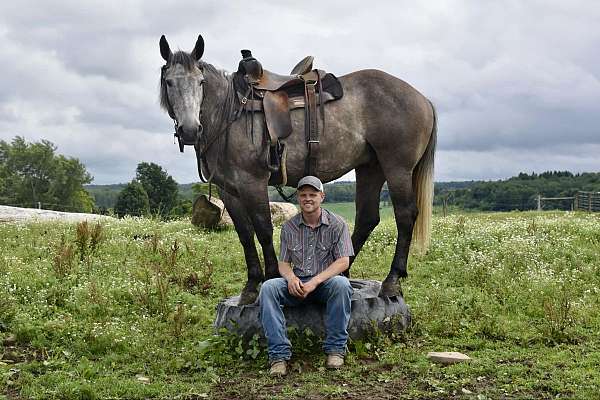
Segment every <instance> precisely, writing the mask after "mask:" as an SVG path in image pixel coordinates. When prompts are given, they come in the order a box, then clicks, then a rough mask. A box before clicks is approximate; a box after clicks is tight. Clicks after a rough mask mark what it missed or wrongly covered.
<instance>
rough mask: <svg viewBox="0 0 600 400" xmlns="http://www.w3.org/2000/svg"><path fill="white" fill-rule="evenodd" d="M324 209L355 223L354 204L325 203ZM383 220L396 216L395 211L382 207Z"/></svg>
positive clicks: (381, 215) (388, 207)
mask: <svg viewBox="0 0 600 400" xmlns="http://www.w3.org/2000/svg"><path fill="white" fill-rule="evenodd" d="M323 207H324V208H326V209H328V210H330V211H333V212H334V213H336V214H338V215H340V216H341V217H343V218H344V219H345V220H346V221H347V222H348V223H354V217H355V213H356V207H355V205H354V203H353V202H352V203H327V201H325V203H323ZM379 213H380V217H381V219H385V218H389V217H392V216H393V215H394V211H393V210H392V208H391V207H390V206H385V207H384V206H380V209H379Z"/></svg>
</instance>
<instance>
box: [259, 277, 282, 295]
mask: <svg viewBox="0 0 600 400" xmlns="http://www.w3.org/2000/svg"><path fill="white" fill-rule="evenodd" d="M282 281H284V282H282ZM284 283H285V279H283V278H273V279H269V280H266V281H264V282H263V284H262V286H261V288H260V295H259V297H264V296H272V295H274V294H277V293H278V292H279V291H280V290H281V288H282V286H283V287H286V285H284Z"/></svg>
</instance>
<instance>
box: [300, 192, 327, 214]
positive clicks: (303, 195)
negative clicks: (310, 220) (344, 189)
mask: <svg viewBox="0 0 600 400" xmlns="http://www.w3.org/2000/svg"><path fill="white" fill-rule="evenodd" d="M323 199H325V193H323V192H319V191H318V190H317V189H315V188H314V187H312V186H308V185H306V186H302V187H301V188H300V189H299V190H298V202H299V203H300V209H301V210H302V212H304V213H308V214H310V213H312V212H315V211H317V210H318V209H319V207H321V203H322V202H323Z"/></svg>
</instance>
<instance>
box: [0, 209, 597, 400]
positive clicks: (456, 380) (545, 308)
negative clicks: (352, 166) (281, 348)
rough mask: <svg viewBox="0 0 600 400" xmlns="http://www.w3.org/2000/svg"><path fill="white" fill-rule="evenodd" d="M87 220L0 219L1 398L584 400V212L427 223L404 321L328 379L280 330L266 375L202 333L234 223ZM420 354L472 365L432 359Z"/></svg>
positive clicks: (307, 349)
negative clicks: (220, 226) (276, 363)
mask: <svg viewBox="0 0 600 400" xmlns="http://www.w3.org/2000/svg"><path fill="white" fill-rule="evenodd" d="M327 207H330V205H327ZM334 207H336V208H335V209H334ZM334 207H330V209H332V210H333V211H334V212H339V213H340V214H342V215H344V216H345V217H346V218H348V215H349V214H348V213H351V214H352V213H353V211H352V210H351V209H350V208H345V209H344V207H347V205H342V206H340V205H334ZM344 213H346V214H344ZM351 214H350V215H351ZM348 219H349V220H350V221H352V218H348ZM89 228H90V229H87V230H86V229H83V228H80V229H79V234H77V229H76V226H75V225H73V224H64V223H28V224H0V238H1V240H0V341H3V340H5V339H10V340H12V339H15V340H16V343H15V344H14V345H13V344H11V343H10V340H9V342H7V343H6V344H5V345H4V346H3V347H0V355H1V357H0V399H4V398H7V399H13V398H27V399H29V398H32V399H94V398H97V399H105V398H114V399H145V398H161V399H172V398H177V399H201V398H215V399H236V398H242V399H254V398H264V399H271V398H275V399H305V398H308V399H324V398H327V399H330V398H344V399H346V398H353V399H359V398H360V399H362V398H370V399H387V398H407V399H408V398H461V397H464V398H478V399H484V398H494V399H495V398H519V399H521V398H547V399H549V398H557V397H559V398H579V399H590V398H597V396H598V387H600V371H599V370H598V365H599V364H600V313H598V309H599V306H600V304H599V303H600V300H599V299H600V262H599V254H600V216H599V215H597V214H585V213H534V212H531V213H529V212H528V213H506V214H467V215H450V216H448V217H445V218H443V217H439V216H436V217H435V218H434V224H433V238H432V245H431V248H430V251H429V252H428V254H427V255H425V256H420V257H419V256H416V255H411V258H410V261H409V274H410V277H409V278H408V280H406V281H405V282H404V283H403V289H404V293H405V298H406V301H407V303H408V304H409V306H410V307H411V310H412V313H413V319H414V324H413V326H412V328H411V329H410V330H409V331H408V332H406V333H397V334H394V335H391V336H383V335H376V336H374V337H372V338H370V339H369V340H368V341H365V342H361V343H352V344H351V346H350V348H351V352H350V354H349V356H348V359H347V366H346V367H345V368H344V369H343V370H341V371H338V372H329V371H326V370H324V369H323V367H322V365H323V356H322V355H321V354H320V351H319V350H318V349H319V345H318V343H317V344H315V343H314V340H312V339H311V338H310V337H302V336H296V337H294V338H293V343H294V351H295V357H294V359H293V364H292V366H293V372H292V373H291V375H290V376H288V377H286V378H284V379H281V380H276V379H272V378H270V377H268V376H267V374H266V355H265V349H264V347H263V346H262V345H260V344H259V343H257V342H255V341H254V342H252V343H250V344H249V345H248V346H243V345H242V346H240V343H239V341H238V340H237V339H236V338H234V337H230V336H227V335H224V336H219V337H215V336H213V334H214V332H213V329H212V321H213V319H214V316H215V306H216V304H217V303H218V301H219V300H220V299H222V298H223V297H226V296H231V295H234V294H237V293H239V291H240V290H241V288H242V286H243V284H244V283H245V280H246V272H245V264H244V259H243V252H242V248H241V246H240V244H239V242H238V241H237V237H236V234H235V232H234V231H232V230H225V231H221V232H204V231H200V230H197V229H195V228H194V227H192V226H191V225H190V224H189V222H187V221H175V222H167V223H165V222H160V221H156V220H150V219H126V220H121V221H113V222H108V223H104V225H103V232H102V233H103V239H101V240H98V239H96V241H94V240H93V239H92V237H91V226H90V227H89ZM278 235H279V230H278V228H277V229H276V232H275V237H278ZM395 235H396V234H395V227H394V223H393V220H392V219H390V218H385V219H384V220H383V221H382V223H381V224H380V226H379V227H378V228H377V229H376V230H375V231H374V232H373V234H372V237H371V238H370V239H369V241H368V242H367V244H366V245H365V246H364V248H363V251H362V252H361V254H360V256H359V257H358V258H357V260H356V263H355V264H354V265H353V267H352V271H353V272H352V273H353V276H354V277H357V278H374V279H382V278H383V277H385V275H386V273H387V271H388V269H389V264H390V262H391V258H392V256H393V249H394V243H395ZM94 243H96V244H94ZM429 351H460V352H463V353H466V354H468V355H469V356H471V357H472V358H473V360H472V361H471V362H469V363H466V364H459V365H453V366H447V367H442V366H439V365H437V364H433V363H430V362H429V361H428V360H427V358H426V354H427V352H429Z"/></svg>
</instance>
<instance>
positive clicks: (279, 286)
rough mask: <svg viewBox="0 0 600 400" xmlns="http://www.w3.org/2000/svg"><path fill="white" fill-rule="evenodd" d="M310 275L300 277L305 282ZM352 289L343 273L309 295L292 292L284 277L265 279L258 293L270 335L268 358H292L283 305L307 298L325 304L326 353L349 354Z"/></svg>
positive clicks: (266, 332) (261, 315) (266, 334)
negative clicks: (302, 296) (302, 297)
mask: <svg viewBox="0 0 600 400" xmlns="http://www.w3.org/2000/svg"><path fill="white" fill-rule="evenodd" d="M309 279H310V278H301V280H302V281H303V282H306V281H308V280H309ZM352 291H353V290H352V286H350V281H349V280H348V278H346V277H344V276H341V275H338V276H334V277H332V278H330V279H328V280H326V281H325V282H323V283H322V284H320V285H319V286H318V287H317V288H316V289H315V290H314V291H313V292H312V293H310V294H309V295H308V296H307V297H306V299H300V298H298V297H295V296H292V295H291V294H290V293H289V292H288V285H287V281H286V280H285V279H284V278H274V279H269V280H268V281H266V282H265V283H263V285H262V288H261V289H260V295H259V302H260V320H261V323H262V326H263V331H264V333H265V336H266V338H267V345H268V352H269V360H271V361H275V360H289V359H290V357H291V356H292V345H291V343H290V341H289V339H288V337H287V330H286V325H285V316H284V315H283V306H292V307H293V306H299V305H301V304H303V303H304V302H317V303H323V304H325V318H324V322H325V331H326V337H325V342H324V343H323V350H324V351H325V353H327V354H333V353H338V354H346V342H347V341H348V330H347V329H348V322H349V321H350V304H351V303H350V300H351V298H352Z"/></svg>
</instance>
